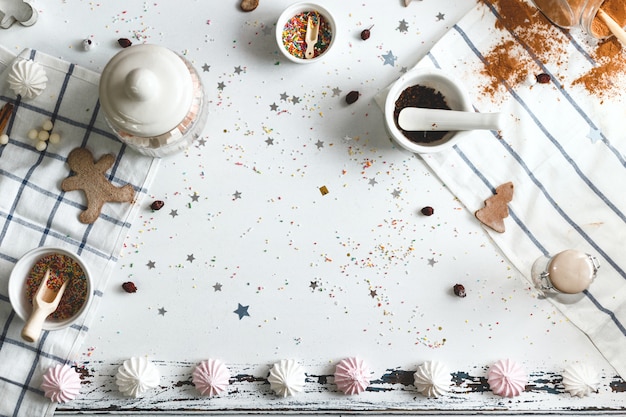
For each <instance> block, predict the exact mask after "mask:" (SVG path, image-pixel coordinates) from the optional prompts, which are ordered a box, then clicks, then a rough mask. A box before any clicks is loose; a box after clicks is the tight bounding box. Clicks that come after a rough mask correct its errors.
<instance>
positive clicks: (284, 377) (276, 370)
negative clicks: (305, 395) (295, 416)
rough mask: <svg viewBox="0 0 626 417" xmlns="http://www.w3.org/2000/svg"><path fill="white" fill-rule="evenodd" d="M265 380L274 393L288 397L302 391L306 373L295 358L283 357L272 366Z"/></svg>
mask: <svg viewBox="0 0 626 417" xmlns="http://www.w3.org/2000/svg"><path fill="white" fill-rule="evenodd" d="M267 380H268V382H269V383H270V387H271V388H272V390H274V392H275V393H276V395H279V396H281V397H290V396H294V395H296V394H297V393H299V392H302V390H303V389H304V383H305V380H306V374H305V372H304V368H302V366H300V365H299V364H298V362H296V361H295V360H293V359H283V360H281V361H280V362H276V363H275V364H274V366H272V369H270V376H269V377H268V378H267Z"/></svg>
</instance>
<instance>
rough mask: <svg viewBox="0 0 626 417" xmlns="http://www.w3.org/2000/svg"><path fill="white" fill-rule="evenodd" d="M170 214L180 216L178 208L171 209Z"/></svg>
mask: <svg viewBox="0 0 626 417" xmlns="http://www.w3.org/2000/svg"><path fill="white" fill-rule="evenodd" d="M170 216H172V218H174V217H176V216H178V210H171V211H170Z"/></svg>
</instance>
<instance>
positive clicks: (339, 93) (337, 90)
mask: <svg viewBox="0 0 626 417" xmlns="http://www.w3.org/2000/svg"><path fill="white" fill-rule="evenodd" d="M335 96H341V90H340V89H339V87H335V88H333V97H335Z"/></svg>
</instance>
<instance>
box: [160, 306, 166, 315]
mask: <svg viewBox="0 0 626 417" xmlns="http://www.w3.org/2000/svg"><path fill="white" fill-rule="evenodd" d="M165 313H167V310H166V309H165V307H161V308H159V316H165Z"/></svg>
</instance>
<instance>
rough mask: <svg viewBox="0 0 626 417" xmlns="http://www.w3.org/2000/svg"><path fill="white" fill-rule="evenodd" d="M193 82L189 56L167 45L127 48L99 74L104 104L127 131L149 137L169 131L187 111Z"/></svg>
mask: <svg viewBox="0 0 626 417" xmlns="http://www.w3.org/2000/svg"><path fill="white" fill-rule="evenodd" d="M193 96H194V83H193V78H192V76H191V73H190V70H189V68H188V67H187V64H186V63H185V61H184V60H183V59H182V58H181V57H180V56H178V55H177V54H175V53H174V52H172V51H170V50H169V49H167V48H164V47H161V46H157V45H150V44H143V45H135V46H131V47H128V48H125V49H124V50H122V51H121V52H119V53H118V54H116V55H115V56H114V57H113V58H111V60H110V61H109V62H108V63H107V65H106V66H105V67H104V70H103V71H102V75H101V77H100V103H101V105H102V109H103V111H104V113H105V115H106V116H107V119H108V120H109V122H110V124H111V126H112V127H113V128H114V129H116V130H117V131H118V133H121V134H122V135H133V136H138V137H144V138H150V137H156V136H159V135H162V134H164V133H168V132H170V131H171V130H172V129H174V128H176V127H177V126H178V125H179V124H180V123H181V122H182V121H183V119H184V118H185V116H186V115H187V114H188V112H189V110H190V108H191V103H192V100H193Z"/></svg>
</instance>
